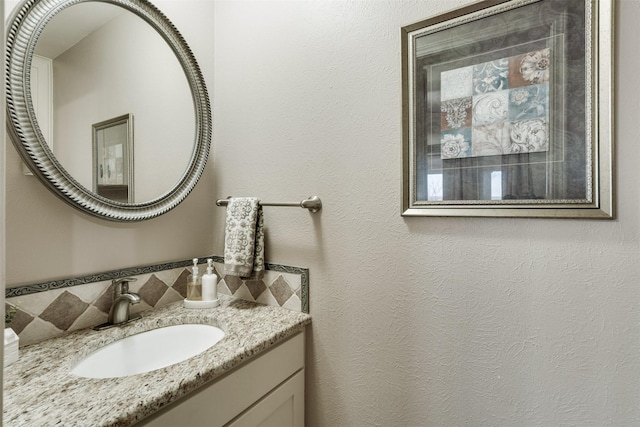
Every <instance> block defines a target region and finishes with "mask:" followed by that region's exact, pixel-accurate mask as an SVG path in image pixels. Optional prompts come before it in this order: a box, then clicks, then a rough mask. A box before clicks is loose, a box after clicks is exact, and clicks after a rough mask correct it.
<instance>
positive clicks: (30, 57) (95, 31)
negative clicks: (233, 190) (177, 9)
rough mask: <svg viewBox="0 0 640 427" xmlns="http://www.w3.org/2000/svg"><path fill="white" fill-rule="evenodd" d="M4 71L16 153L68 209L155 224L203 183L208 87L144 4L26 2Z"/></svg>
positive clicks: (173, 33) (141, 0)
mask: <svg viewBox="0 0 640 427" xmlns="http://www.w3.org/2000/svg"><path fill="white" fill-rule="evenodd" d="M70 27H73V29H74V31H73V32H69V31H66V30H67V29H69V28H70ZM61 29H63V31H61ZM6 72H7V79H6V82H7V87H6V90H7V127H8V130H9V133H10V135H11V137H12V138H11V139H12V141H13V143H14V146H15V147H16V148H17V150H18V152H19V153H20V155H21V157H22V158H23V160H24V161H25V163H26V164H27V166H28V167H29V169H30V170H31V171H32V172H33V174H34V175H35V176H37V177H38V178H39V179H40V180H41V181H42V182H43V183H44V184H45V186H46V187H47V188H48V189H49V190H51V191H53V192H54V193H55V194H56V195H58V196H59V197H61V198H62V199H63V200H64V201H66V202H67V203H69V204H71V205H72V206H74V207H76V208H78V209H80V210H82V211H84V212H86V213H89V214H91V215H94V216H98V217H101V218H105V219H108V220H113V221H140V220H145V219H150V218H153V217H156V216H158V215H161V214H163V213H166V212H168V211H169V210H170V209H172V208H174V207H175V206H177V205H178V204H179V203H180V202H181V201H182V200H184V198H185V197H186V196H187V195H188V194H189V193H190V192H191V190H192V189H193V187H194V186H195V184H196V183H197V181H198V179H199V178H200V176H201V174H202V172H203V170H204V167H205V165H206V162H207V158H208V154H209V148H210V144H211V109H210V105H209V98H208V95H207V91H206V86H205V83H204V79H203V77H202V74H201V72H200V70H199V67H198V65H197V62H196V60H195V58H194V57H193V54H192V53H191V51H190V49H189V47H188V46H187V44H186V42H185V41H184V39H183V38H182V36H181V35H180V34H179V33H178V31H177V30H176V29H175V28H174V27H173V25H172V24H171V23H170V22H169V20H168V19H167V18H166V17H165V16H164V15H163V14H162V13H161V12H160V11H159V10H158V9H156V8H155V7H154V6H153V5H151V4H150V3H149V2H147V1H146V0H106V1H93V0H44V1H42V0H27V1H26V2H24V3H23V4H22V5H21V7H20V8H19V9H18V10H17V12H16V13H15V14H14V16H13V19H12V21H11V24H10V27H9V31H8V35H7V71H6ZM51 75H52V76H53V78H51V77H49V76H51Z"/></svg>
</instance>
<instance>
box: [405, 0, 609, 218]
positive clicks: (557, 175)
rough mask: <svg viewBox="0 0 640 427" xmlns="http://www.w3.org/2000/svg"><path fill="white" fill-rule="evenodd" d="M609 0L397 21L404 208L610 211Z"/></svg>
mask: <svg viewBox="0 0 640 427" xmlns="http://www.w3.org/2000/svg"><path fill="white" fill-rule="evenodd" d="M611 9H612V2H611V0H604V1H600V2H591V1H588V0H501V1H500V0H490V1H483V2H480V3H475V4H472V5H470V6H467V7H465V8H462V9H459V10H456V11H453V12H449V13H446V14H443V15H440V16H436V17H434V18H431V19H428V20H426V21H422V22H419V23H416V24H413V25H409V26H406V27H403V28H402V31H401V36H402V90H403V114H402V118H403V174H404V176H403V201H402V215H403V216H487V217H554V218H583V217H584V218H607V219H608V218H613V216H614V212H613V190H612V186H613V178H612V175H613V166H612V152H613V140H612V99H611V98H612V82H611V75H612V70H611V69H612V64H613V60H612V51H613V49H612V34H611V28H612V19H613V18H612V16H613V14H612V10H611Z"/></svg>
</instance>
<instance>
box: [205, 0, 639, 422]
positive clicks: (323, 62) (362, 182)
mask: <svg viewBox="0 0 640 427" xmlns="http://www.w3.org/2000/svg"><path fill="white" fill-rule="evenodd" d="M464 3H468V1H462V0H461V1H453V0H448V1H439V2H436V1H418V0H403V1H399V0H389V1H359V0H337V1H323V0H310V1H264V0H263V1H245V0H234V1H217V2H216V10H215V37H214V38H213V41H214V50H215V81H214V90H213V92H214V97H213V105H214V117H215V123H216V126H215V128H214V140H215V144H216V145H215V149H214V154H215V159H216V160H215V161H216V165H215V177H216V180H215V194H217V195H218V196H220V197H224V196H226V195H256V196H259V197H261V198H262V199H263V200H266V201H297V200H299V199H302V198H304V197H306V196H308V195H312V194H317V195H319V196H321V197H322V200H323V202H324V209H323V210H322V212H321V213H320V214H317V215H312V214H309V213H307V212H306V211H303V210H301V209H291V208H289V209H285V208H266V211H265V215H266V224H267V226H268V235H267V239H268V245H267V253H266V258H267V260H268V261H271V262H279V263H286V264H290V265H301V266H306V267H310V306H311V314H312V315H313V324H312V326H311V333H310V336H309V338H310V339H309V341H308V343H309V347H308V351H309V357H308V364H307V425H309V426H315V425H322V426H337V425H341V426H364V425H387V426H418V425H420V426H454V425H455V426H463V425H466V426H479V425H499V426H561V425H567V426H568V425H572V426H577V425H579V426H631V425H638V423H639V422H640V406H639V405H638V401H639V399H640V360H639V357H640V356H639V355H640V328H639V320H640V315H639V313H640V288H639V287H638V284H639V283H640V280H639V279H640V267H639V266H640V262H639V261H640V249H639V233H640V220H639V218H638V217H639V215H638V213H639V212H640V197H639V196H640V195H639V190H638V182H639V181H640V168H638V166H637V165H638V160H639V159H640V145H639V144H638V140H639V139H640V128H638V126H637V123H638V111H640V96H638V93H639V91H640V83H639V82H638V80H637V70H638V68H639V66H640V56H639V55H638V54H637V47H638V42H639V41H640V37H639V33H638V31H639V30H638V26H637V22H638V21H639V20H640V2H638V1H637V0H621V1H619V2H616V3H617V6H618V11H617V19H618V23H617V25H616V37H617V40H618V43H619V47H618V49H617V51H616V55H617V58H618V68H617V72H616V79H617V86H618V89H617V94H616V107H617V125H616V132H617V142H618V147H617V148H618V155H617V171H618V172H617V179H618V191H617V195H618V218H617V219H616V220H615V221H593V220H586V221H585V220H553V219H547V220H543V219H493V218H484V219H483V218H457V219H456V218H402V217H401V216H400V200H401V194H400V192H401V178H402V168H401V136H402V134H401V114H400V107H401V93H400V83H401V74H400V64H401V61H400V27H402V26H404V25H407V24H411V23H414V22H417V21H420V20H422V19H425V18H427V17H430V16H434V15H436V14H438V13H441V12H443V11H446V10H449V9H453V8H455V7H456V6H458V5H461V4H464ZM216 212H217V213H216V229H217V230H221V229H222V222H223V212H222V211H216ZM214 241H215V246H214V251H215V252H216V253H220V252H221V251H222V247H223V238H222V235H221V234H219V233H216V234H215V236H214Z"/></svg>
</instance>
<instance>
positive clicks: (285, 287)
mask: <svg viewBox="0 0 640 427" xmlns="http://www.w3.org/2000/svg"><path fill="white" fill-rule="evenodd" d="M213 258H214V267H215V270H216V272H217V273H218V277H219V281H218V292H219V293H220V294H225V295H231V296H234V297H236V298H242V299H246V300H249V301H257V302H259V303H262V304H268V305H275V306H280V307H283V308H287V309H290V310H294V311H307V312H308V301H307V299H308V296H307V295H308V278H309V276H308V274H309V273H308V270H307V269H302V268H298V267H288V266H284V265H279V264H266V271H265V275H264V277H263V279H262V280H254V281H243V280H242V279H240V278H238V277H236V276H226V277H225V276H224V274H220V273H221V272H223V271H224V265H223V264H222V257H216V256H214V257H213ZM200 262H201V263H204V262H205V259H204V258H202V259H201V260H200ZM190 265H191V260H185V261H179V262H176V263H171V264H161V265H158V266H150V267H141V268H139V269H135V268H134V269H124V270H118V271H114V272H107V273H100V274H96V275H92V276H87V277H85V278H80V279H78V278H74V279H68V280H67V279H63V280H58V281H52V282H46V283H42V284H34V285H25V286H21V287H17V288H11V289H7V291H6V294H5V295H6V303H7V305H6V307H7V310H8V307H9V306H13V307H17V309H16V314H15V316H14V318H13V321H12V322H11V324H10V326H11V327H12V328H13V330H14V331H15V332H16V333H17V334H18V335H19V336H20V345H21V346H24V345H29V344H32V343H35V342H38V341H42V340H44V339H48V338H53V337H56V336H59V335H62V334H63V333H64V332H66V331H72V330H76V329H84V328H90V327H93V326H96V325H98V324H101V323H104V322H106V320H107V316H108V313H109V310H110V309H111V305H112V304H113V285H112V279H117V278H123V277H134V278H136V279H137V280H136V281H134V282H131V283H130V285H129V287H130V290H131V291H132V292H136V293H138V294H139V295H140V298H141V302H140V303H139V304H136V305H134V306H132V307H131V313H132V314H136V313H139V312H141V311H145V310H149V309H152V308H155V307H162V306H163V305H166V304H170V303H172V302H176V301H181V300H182V299H184V298H185V297H186V291H187V276H188V275H189V274H190ZM202 270H203V271H204V268H203V269H202ZM105 279H106V280H105ZM43 288H44V289H48V290H44V291H43Z"/></svg>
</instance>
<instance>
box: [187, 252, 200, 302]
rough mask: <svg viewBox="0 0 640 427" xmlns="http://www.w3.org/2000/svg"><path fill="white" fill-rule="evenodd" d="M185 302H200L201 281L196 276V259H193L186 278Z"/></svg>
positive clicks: (197, 275)
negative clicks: (189, 272)
mask: <svg viewBox="0 0 640 427" xmlns="http://www.w3.org/2000/svg"><path fill="white" fill-rule="evenodd" d="M187 300H189V301H202V281H201V279H200V276H199V274H198V258H194V259H193V267H192V269H191V274H190V275H189V276H188V277H187Z"/></svg>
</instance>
